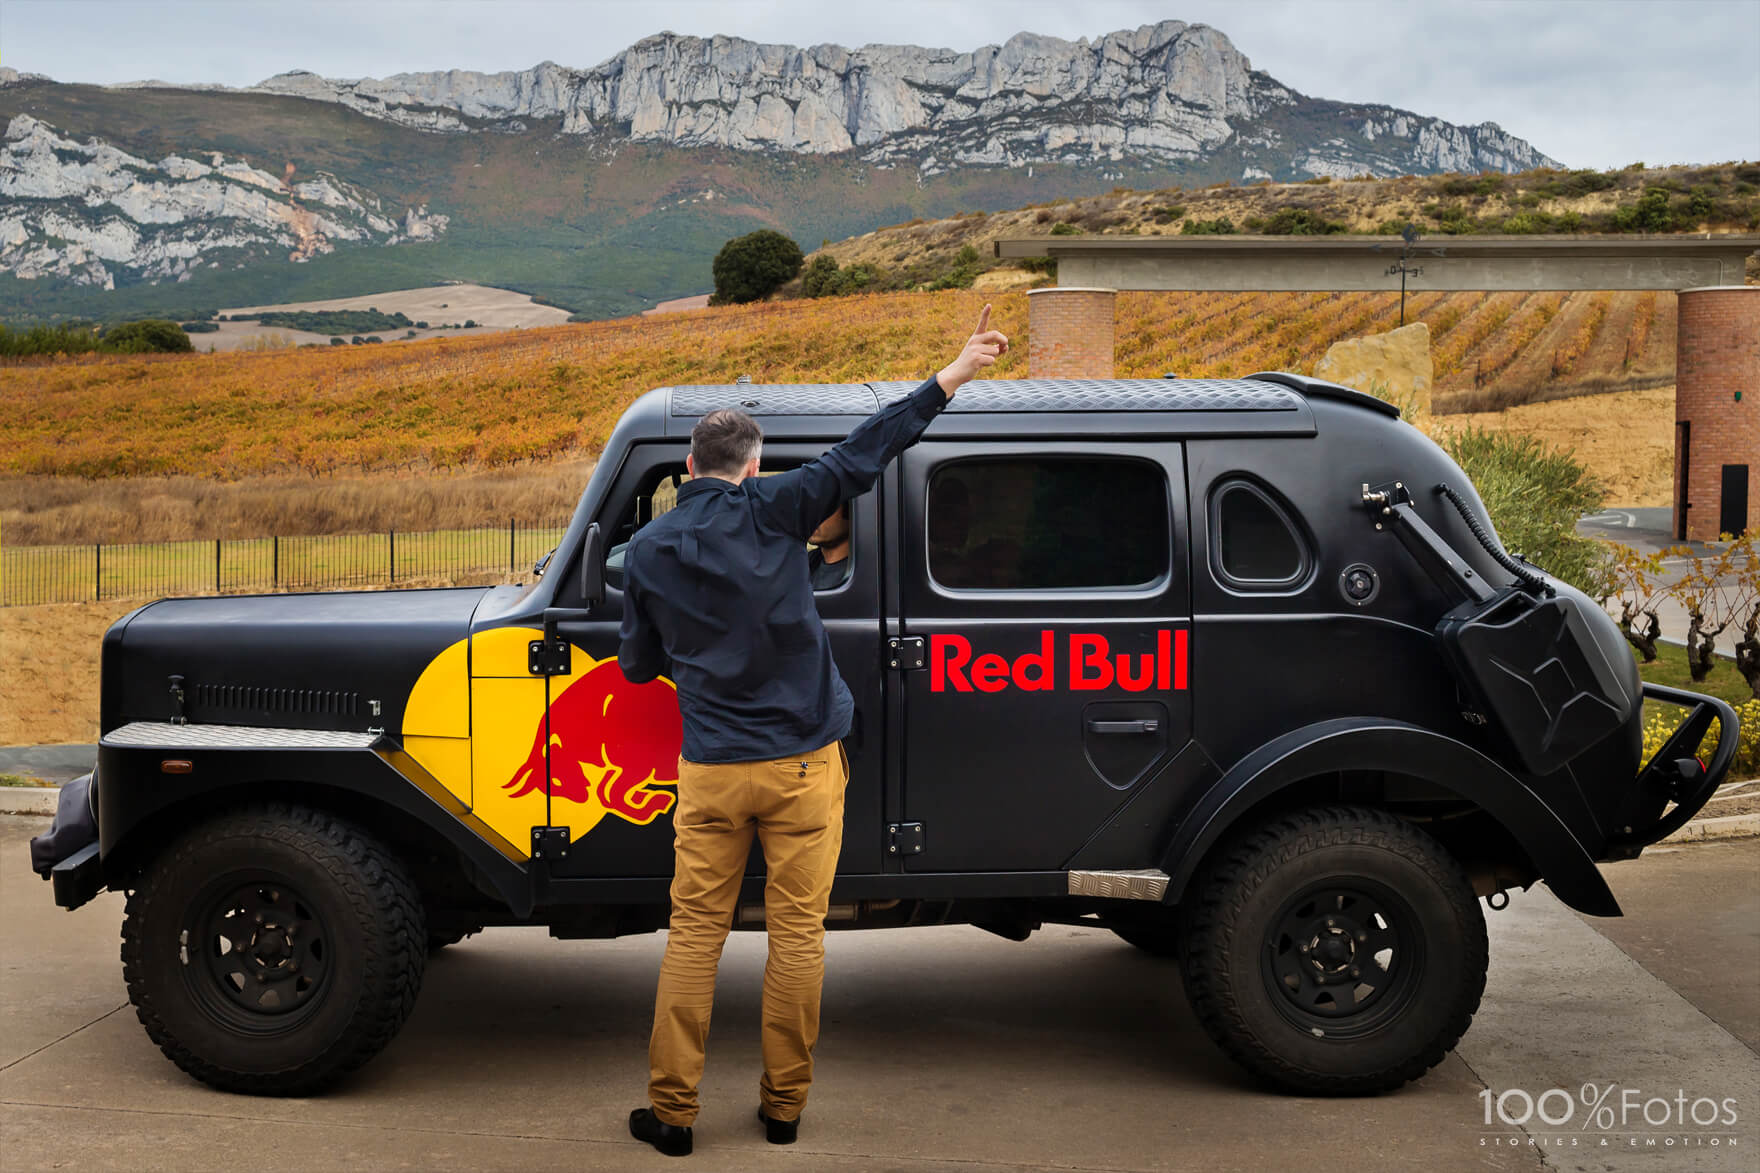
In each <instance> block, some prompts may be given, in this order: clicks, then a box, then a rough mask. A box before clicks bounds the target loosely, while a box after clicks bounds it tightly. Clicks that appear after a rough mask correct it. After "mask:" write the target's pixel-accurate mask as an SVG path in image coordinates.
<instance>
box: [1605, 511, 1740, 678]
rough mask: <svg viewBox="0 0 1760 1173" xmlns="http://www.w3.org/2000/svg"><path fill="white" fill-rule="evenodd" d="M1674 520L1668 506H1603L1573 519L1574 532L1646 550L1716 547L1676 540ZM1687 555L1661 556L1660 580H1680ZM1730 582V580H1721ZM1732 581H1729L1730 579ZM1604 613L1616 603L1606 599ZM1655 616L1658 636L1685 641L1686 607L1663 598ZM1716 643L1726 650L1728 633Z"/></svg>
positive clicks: (1729, 643)
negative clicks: (1670, 527)
mask: <svg viewBox="0 0 1760 1173" xmlns="http://www.w3.org/2000/svg"><path fill="white" fill-rule="evenodd" d="M1673 523H1674V511H1673V510H1672V509H1654V508H1653V509H1606V510H1603V511H1602V512H1600V513H1596V514H1591V515H1590V516H1588V517H1585V518H1583V519H1582V520H1580V521H1578V522H1577V532H1578V533H1579V534H1582V535H1583V536H1584V537H1590V538H1602V539H1605V540H1607V541H1613V542H1621V543H1623V544H1625V545H1627V546H1631V547H1633V548H1634V549H1637V550H1640V551H1642V552H1643V553H1646V554H1654V553H1656V552H1657V551H1658V550H1664V549H1667V548H1669V547H1670V546H1686V547H1687V548H1688V549H1689V550H1691V551H1692V552H1693V553H1695V554H1700V555H1704V554H1709V553H1711V552H1712V551H1713V550H1714V549H1716V547H1713V546H1709V545H1707V544H1706V543H1704V542H1681V541H1676V540H1675V537H1674V534H1673V533H1672V532H1671V531H1670V529H1669V526H1670V525H1672V524H1673ZM1686 568H1687V559H1686V558H1684V557H1679V556H1677V557H1673V558H1664V559H1663V560H1662V581H1663V582H1664V583H1665V584H1668V585H1671V586H1672V585H1673V584H1674V583H1677V582H1679V581H1680V578H1681V575H1682V574H1684V573H1685V572H1686ZM1725 581H1726V582H1730V581H1731V580H1725ZM1732 585H1733V582H1732ZM1607 611H1608V614H1610V615H1612V616H1614V617H1615V618H1618V617H1619V604H1618V603H1617V602H1614V601H1609V603H1608V605H1607ZM1656 618H1657V619H1658V620H1659V621H1660V622H1661V624H1662V638H1663V639H1665V640H1667V641H1669V642H1670V643H1677V644H1684V643H1686V642H1687V628H1688V626H1689V625H1690V623H1691V619H1690V618H1689V617H1688V615H1687V609H1686V607H1684V606H1683V605H1681V603H1680V602H1679V601H1678V600H1676V599H1673V598H1669V599H1664V600H1663V601H1662V602H1661V603H1660V604H1659V605H1658V606H1657V608H1656ZM1719 646H1720V648H1721V649H1723V650H1724V651H1725V653H1726V654H1727V652H1728V649H1729V648H1730V647H1731V646H1732V636H1731V634H1730V632H1728V631H1726V632H1724V634H1723V635H1722V636H1721V637H1720V643H1719Z"/></svg>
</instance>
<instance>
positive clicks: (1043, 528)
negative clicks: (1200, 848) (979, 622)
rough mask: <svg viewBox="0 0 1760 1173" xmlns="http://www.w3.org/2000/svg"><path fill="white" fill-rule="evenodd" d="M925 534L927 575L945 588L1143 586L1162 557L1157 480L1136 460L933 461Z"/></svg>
mask: <svg viewBox="0 0 1760 1173" xmlns="http://www.w3.org/2000/svg"><path fill="white" fill-rule="evenodd" d="M927 531H928V540H929V575H930V577H931V578H933V579H934V580H935V582H936V583H938V584H939V585H941V586H943V587H948V588H951V589H954V590H1000V591H1051V590H1096V589H1105V588H1121V587H1145V586H1149V585H1151V584H1153V583H1155V582H1158V581H1159V580H1161V579H1162V578H1163V577H1164V576H1165V575H1166V574H1167V573H1168V571H1169V566H1170V561H1171V558H1170V551H1169V542H1170V539H1169V537H1168V534H1169V532H1170V525H1169V518H1168V503H1167V484H1166V477H1165V476H1164V475H1163V473H1162V471H1161V467H1160V466H1159V465H1155V464H1151V463H1149V462H1147V461H1143V460H1127V459H1108V458H1093V457H1088V458H1067V459H1053V458H1035V459H1011V460H971V461H960V462H956V463H952V464H947V465H943V466H942V467H941V468H939V469H937V470H936V471H935V474H934V475H933V477H932V478H931V479H930V482H929V516H928V520H927Z"/></svg>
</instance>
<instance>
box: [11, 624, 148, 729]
mask: <svg viewBox="0 0 1760 1173" xmlns="http://www.w3.org/2000/svg"><path fill="white" fill-rule="evenodd" d="M136 606H138V604H136V603H62V604H56V605H54V606H49V607H0V745H56V744H60V743H63V742H78V743H86V742H92V741H96V740H98V649H99V646H100V643H101V641H102V639H103V636H104V630H105V628H107V627H109V626H110V625H111V624H112V623H114V622H116V621H117V620H118V619H120V618H122V617H123V616H124V615H126V614H128V613H129V612H130V611H132V610H134V609H135V607H136Z"/></svg>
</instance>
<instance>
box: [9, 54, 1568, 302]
mask: <svg viewBox="0 0 1760 1173" xmlns="http://www.w3.org/2000/svg"><path fill="white" fill-rule="evenodd" d="M0 125H5V126H6V127H7V128H8V129H7V135H8V138H9V142H8V145H7V146H6V148H5V150H4V151H3V152H0V155H3V157H0V197H3V198H4V199H5V200H6V205H7V206H6V209H5V212H4V214H3V215H0V227H3V229H4V231H3V232H0V237H3V238H4V240H5V241H6V244H5V247H4V249H3V250H0V318H4V319H8V320H11V321H14V322H16V321H18V320H19V319H23V318H65V317H92V318H99V319H108V320H114V319H117V318H121V317H129V316H141V315H144V314H156V315H159V316H168V317H176V318H179V319H186V320H187V319H191V318H197V317H202V316H205V314H204V312H203V311H208V312H211V311H213V310H214V309H216V308H218V307H220V306H225V305H239V304H256V303H267V302H282V301H309V300H318V299H327V298H338V297H348V296H353V295H360V294H368V293H374V292H378V291H380V290H384V289H388V288H413V287H418V286H424V285H432V284H438V283H441V282H445V281H466V282H473V283H478V284H485V285H495V286H501V287H506V288H511V289H516V290H519V291H521V292H525V293H529V294H532V295H534V296H536V297H538V298H540V299H542V300H545V301H547V302H550V303H553V304H555V305H558V306H562V307H565V308H566V309H568V310H570V311H574V312H577V313H578V314H580V315H581V316H583V317H588V318H604V317H611V316H615V315H619V314H627V313H632V312H635V311H636V310H639V309H643V308H646V307H647V306H650V305H653V304H654V303H656V302H658V301H662V300H665V299H668V298H672V297H677V296H681V295H688V294H692V293H699V292H701V291H703V290H704V289H705V288H706V287H707V286H708V284H709V262H710V260H711V258H712V257H713V256H714V253H715V252H716V250H717V249H718V248H719V247H720V245H721V244H722V243H723V242H724V241H726V240H727V239H728V238H729V237H732V236H736V235H740V234H741V233H743V232H748V231H751V230H752V229H754V228H757V227H772V228H778V229H780V230H782V231H784V232H786V233H788V234H789V235H791V236H793V237H794V238H795V239H797V240H799V241H802V242H806V243H808V244H810V243H812V242H814V241H818V240H822V239H839V238H842V237H846V236H850V235H852V234H854V233H858V232H864V231H867V230H868V229H870V228H872V227H873V226H874V225H876V224H883V223H889V222H897V221H900V220H906V219H910V218H913V217H919V216H930V217H934V216H946V215H949V214H952V213H954V212H956V211H959V210H961V209H967V208H974V207H978V208H1001V207H1014V206H1018V205H1020V204H1023V203H1027V202H1030V201H1034V200H1046V199H1054V198H1055V199H1066V198H1072V197H1080V196H1086V195H1091V194H1097V193H1099V192H1103V191H1105V190H1107V189H1108V188H1109V187H1112V186H1115V185H1117V184H1121V183H1123V184H1127V185H1129V186H1131V187H1134V188H1143V189H1147V188H1155V187H1165V186H1166V185H1168V184H1172V183H1182V184H1188V185H1190V184H1207V183H1213V182H1217V181H1222V180H1241V179H1252V178H1257V177H1262V176H1269V177H1273V178H1278V179H1298V178H1302V177H1306V176H1313V175H1352V174H1377V175H1389V174H1401V173H1405V172H1418V173H1430V172H1437V171H1454V170H1467V171H1474V172H1477V171H1481V170H1493V171H1509V170H1520V169H1523V168H1530V167H1533V166H1536V165H1542V164H1548V163H1550V162H1551V160H1550V159H1549V158H1548V157H1547V156H1545V155H1544V154H1542V153H1540V152H1539V151H1537V150H1535V149H1534V148H1533V147H1532V146H1531V145H1530V144H1528V143H1526V142H1524V141H1523V140H1522V139H1520V138H1518V137H1516V136H1514V135H1512V134H1509V133H1507V132H1505V131H1504V130H1502V129H1501V128H1500V127H1497V126H1495V125H1494V124H1491V123H1482V124H1479V125H1477V126H1460V125H1455V124H1451V123H1448V122H1444V121H1441V120H1439V119H1436V118H1431V117H1426V116H1424V115H1422V114H1417V113H1413V112H1411V111H1404V110H1397V109H1394V108H1391V107H1386V106H1379V105H1374V104H1362V103H1339V102H1332V101H1328V100H1326V99H1324V98H1316V97H1309V96H1307V95H1303V94H1300V93H1297V92H1296V91H1294V90H1292V89H1290V88H1289V87H1287V86H1284V85H1282V84H1281V83H1279V82H1277V81H1276V79H1274V78H1272V77H1270V76H1269V75H1267V74H1265V73H1264V72H1262V71H1258V70H1255V69H1253V67H1252V64H1251V62H1250V61H1248V59H1247V58H1246V57H1245V56H1244V55H1242V54H1241V53H1240V52H1239V51H1238V50H1237V49H1236V48H1235V47H1234V46H1233V45H1232V44H1231V43H1230V42H1229V41H1228V38H1227V37H1226V36H1225V35H1223V34H1222V33H1221V32H1219V31H1218V30H1215V29H1212V28H1208V27H1206V26H1203V25H1187V24H1184V23H1182V22H1180V21H1164V22H1161V23H1159V24H1155V25H1146V26H1143V27H1141V28H1138V29H1134V30H1123V31H1119V32H1116V33H1111V34H1108V35H1107V36H1104V37H1101V38H1097V39H1095V40H1094V41H1092V42H1090V41H1087V40H1083V41H1076V42H1069V41H1061V40H1058V39H1056V38H1051V37H1040V36H1035V35H1033V34H1030V33H1022V34H1019V35H1017V36H1015V37H1013V38H1010V39H1009V40H1008V41H1007V42H1006V43H1004V44H1002V45H989V46H983V47H980V48H977V49H972V50H967V51H954V50H949V49H930V48H921V47H915V46H865V47H862V48H857V49H844V48H841V47H839V46H835V45H818V46H813V47H811V48H807V49H802V48H797V47H794V46H787V45H758V44H754V43H751V42H746V41H741V40H738V39H737V38H725V37H716V38H710V39H701V38H692V37H681V36H675V35H673V34H663V35H661V36H658V37H651V38H646V39H644V40H643V41H641V42H638V43H637V44H635V45H633V46H631V47H629V49H627V50H625V51H624V52H622V53H620V54H618V55H616V56H615V57H613V58H612V59H610V60H608V61H606V62H603V63H601V64H600V65H598V66H594V67H591V68H586V69H581V68H575V67H568V66H561V65H555V64H552V63H545V64H543V65H539V66H536V67H533V68H532V69H529V70H522V71H515V72H510V73H501V74H480V73H473V72H471V71H469V70H449V71H445V72H441V73H430V74H409V75H400V76H397V77H392V78H385V79H370V78H368V79H358V80H353V81H335V80H328V79H324V78H319V77H316V76H315V75H312V74H309V73H301V72H297V71H296V72H293V73H289V74H283V75H280V76H277V77H275V78H271V79H269V80H268V81H266V82H264V83H262V84H260V85H258V86H253V87H249V88H247V89H245V90H226V89H224V88H220V87H208V88H199V89H175V88H171V87H166V86H162V85H159V84H157V83H141V84H139V85H131V86H116V87H102V86H90V85H79V84H64V83H59V82H54V81H50V80H47V79H44V78H39V77H35V76H30V75H21V74H19V73H17V72H16V71H15V70H12V69H0Z"/></svg>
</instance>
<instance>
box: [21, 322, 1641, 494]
mask: <svg viewBox="0 0 1760 1173" xmlns="http://www.w3.org/2000/svg"><path fill="white" fill-rule="evenodd" d="M983 300H986V298H985V297H984V296H983V295H980V294H975V293H970V292H965V291H948V292H943V293H893V294H877V295H871V296H855V297H842V298H829V299H825V300H822V301H788V302H771V303H764V304H758V305H752V306H735V307H726V308H718V309H708V310H702V311H696V312H692V313H684V314H672V315H663V316H655V317H647V318H625V319H618V320H615V321H608V322H595V323H586V324H580V325H568V326H557V327H551V328H546V329H540V330H525V331H513V332H509V333H504V334H498V335H489V336H483V337H475V338H450V339H436V340H430V341H419V342H409V343H402V344H398V345H396V346H385V347H370V348H360V347H348V348H338V349H330V348H325V349H291V350H282V351H270V352H266V353H250V352H235V353H231V354H212V355H209V354H197V355H186V356H153V357H113V356H104V357H99V356H88V357H81V358H74V359H59V360H51V361H17V362H12V363H8V364H5V365H0V410H3V411H4V414H5V418H6V421H7V423H6V439H7V443H6V444H5V446H4V447H3V448H0V477H5V478H9V479H10V481H11V483H13V484H16V483H17V482H18V481H19V480H20V479H21V478H24V477H42V476H50V477H75V478H88V479H100V480H102V479H109V478H127V477H141V476H165V475H174V474H186V475H195V476H202V477H207V478H219V479H221V480H232V479H238V478H244V477H254V476H262V475H271V474H287V473H294V474H304V475H305V476H308V477H313V478H322V477H326V476H330V475H333V474H337V473H340V472H345V471H351V470H354V471H358V470H387V469H392V470H395V469H406V470H407V469H458V468H472V467H476V468H484V467H490V468H492V467H498V466H506V465H512V464H518V463H521V462H535V461H546V460H551V459H554V458H558V457H562V456H566V455H580V454H591V453H593V452H596V451H597V450H598V448H599V447H600V446H601V445H602V444H603V442H604V440H605V438H606V437H607V436H608V435H609V433H610V429H611V427H612V426H613V425H614V424H615V422H616V420H617V418H618V416H619V415H620V413H621V412H622V411H623V409H624V408H625V407H626V406H627V405H628V404H629V403H630V402H631V401H632V400H633V399H634V398H635V397H636V396H638V395H640V394H641V393H642V392H644V391H646V390H648V389H649V388H652V387H656V386H661V385H664V384H669V383H672V384H676V383H719V382H731V381H733V380H734V379H735V378H736V377H738V376H740V375H749V376H750V377H751V378H752V380H753V381H755V382H760V383H762V382H803V381H845V380H865V379H876V378H878V379H900V378H917V377H921V376H922V375H923V374H924V373H925V372H927V371H930V370H932V369H934V367H935V366H937V365H938V364H939V363H940V362H941V361H942V360H943V359H944V357H945V356H946V355H947V354H949V353H952V352H953V350H955V349H956V348H957V347H958V345H959V343H960V342H961V341H962V340H963V336H964V332H965V331H966V330H967V329H968V328H969V325H970V321H971V320H972V319H973V318H974V317H975V314H976V308H977V306H978V305H979V304H980V302H981V301H983ZM990 300H994V301H995V303H996V321H997V323H998V324H999V326H1000V328H1002V329H1003V330H1005V331H1007V332H1008V333H1009V334H1010V335H1011V336H1013V337H1014V338H1016V340H1017V341H1020V342H1024V341H1026V316H1027V314H1026V301H1027V299H1026V297H1025V295H1024V294H1021V293H1018V292H1016V293H1003V294H997V295H993V296H992V297H991V298H990ZM1406 314H1407V317H1408V320H1415V321H1422V322H1425V323H1427V324H1428V325H1429V327H1430V332H1431V341H1432V352H1433V355H1434V358H1435V364H1436V375H1437V408H1438V410H1439V411H1444V412H1446V411H1451V410H1455V411H1465V410H1487V409H1498V408H1502V407H1506V406H1510V405H1514V404H1517V403H1525V402H1530V401H1537V400H1544V399H1554V398H1561V397H1565V396H1570V395H1576V394H1583V393H1589V392H1597V391H1606V390H1620V389H1629V388H1635V387H1643V386H1657V385H1661V384H1667V383H1669V382H1672V380H1673V370H1674V322H1675V310H1674V298H1673V295H1672V294H1668V293H1571V294H1560V293H1451V294H1441V293H1420V294H1417V295H1415V296H1413V297H1411V298H1410V299H1409V300H1408V302H1407V306H1406ZM1398 316H1399V298H1398V295H1397V294H1385V293H1338V294H1323V293H1284V294H1266V293H1239V294H1220V295H1218V294H1207V293H1123V294H1120V295H1119V298H1118V307H1117V355H1118V374H1119V375H1120V376H1160V375H1163V374H1166V373H1170V372H1171V373H1175V374H1178V375H1182V376H1189V377H1215V376H1228V375H1244V374H1247V373H1250V372H1253V371H1258V370H1266V369H1285V370H1297V371H1307V370H1311V369H1312V367H1313V365H1314V363H1315V361H1316V360H1318V359H1319V358H1320V357H1321V355H1322V354H1324V353H1325V350H1326V348H1327V347H1328V346H1329V345H1331V344H1332V343H1333V342H1336V341H1338V340H1340V339H1343V338H1350V337H1354V336H1357V335H1361V334H1364V333H1370V332H1374V331H1378V330H1384V329H1388V328H1390V327H1392V326H1394V325H1395V324H1397V321H1398ZM995 373H996V376H997V377H1001V378H1011V377H1012V378H1019V377H1022V376H1024V375H1025V373H1026V347H1025V346H1017V347H1016V348H1015V349H1014V350H1013V352H1011V354H1010V355H1009V356H1008V357H1007V358H1006V359H1005V360H1004V361H1003V362H1002V363H1000V364H998V366H997V368H996V370H995ZM4 504H5V502H4V500H3V499H0V505H4Z"/></svg>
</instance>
